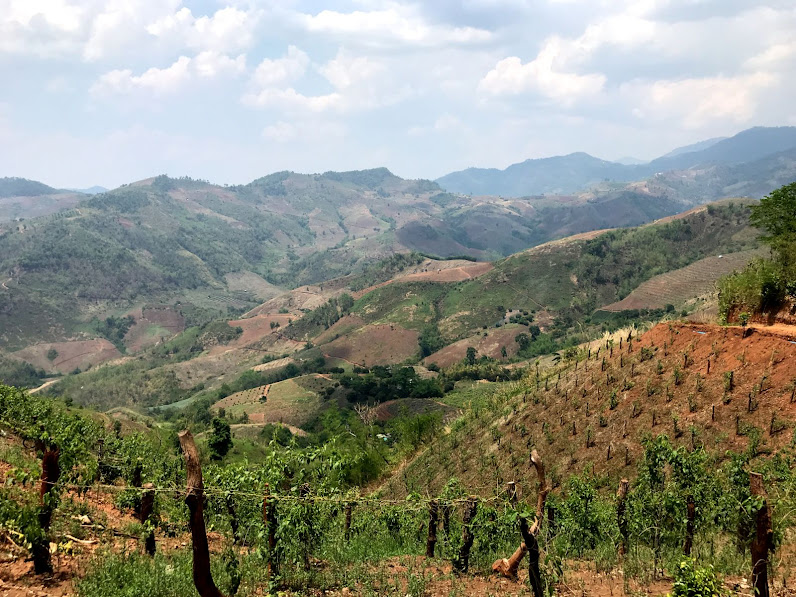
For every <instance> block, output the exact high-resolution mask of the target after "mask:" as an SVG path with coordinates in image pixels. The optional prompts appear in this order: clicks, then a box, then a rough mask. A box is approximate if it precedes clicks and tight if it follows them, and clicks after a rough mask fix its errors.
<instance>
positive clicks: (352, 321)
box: [313, 315, 365, 345]
mask: <svg viewBox="0 0 796 597" xmlns="http://www.w3.org/2000/svg"><path fill="white" fill-rule="evenodd" d="M364 325H365V320H364V319H362V318H361V317H359V316H358V315H346V316H345V317H342V318H341V319H339V320H338V321H336V322H335V323H334V324H333V325H332V326H331V327H330V328H329V329H328V330H324V331H323V332H321V333H320V334H319V335H318V336H316V337H315V338H314V339H313V342H314V343H315V344H318V345H320V344H326V343H327V342H331V341H332V340H334V339H335V337H336V336H345V335H346V334H350V333H351V332H353V331H354V330H356V329H357V328H361V327H362V326H364Z"/></svg>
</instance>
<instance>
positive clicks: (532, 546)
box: [492, 450, 550, 597]
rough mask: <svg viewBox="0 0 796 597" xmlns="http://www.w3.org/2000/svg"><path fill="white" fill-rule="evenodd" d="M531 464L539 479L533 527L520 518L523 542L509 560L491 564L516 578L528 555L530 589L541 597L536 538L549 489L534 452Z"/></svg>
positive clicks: (542, 465)
mask: <svg viewBox="0 0 796 597" xmlns="http://www.w3.org/2000/svg"><path fill="white" fill-rule="evenodd" d="M531 464H532V465H533V467H534V468H535V469H536V475H537V477H538V478H539V488H538V491H537V495H536V519H535V520H534V522H533V525H532V526H531V527H528V521H527V520H526V519H525V518H520V534H521V535H522V539H523V542H522V543H521V544H520V546H519V547H518V548H517V549H516V551H515V552H514V553H513V554H512V556H511V557H510V558H508V559H506V558H504V559H502V560H498V561H496V562H495V563H494V564H492V570H493V571H494V572H497V573H499V574H502V575H504V576H507V577H509V578H517V570H518V569H519V566H520V562H521V561H522V558H523V557H525V554H526V553H528V554H530V555H529V562H528V576H529V580H530V583H531V588H532V589H533V593H534V596H535V597H543V595H544V592H543V583H542V576H541V572H540V570H539V542H538V541H537V539H536V537H537V535H538V534H539V529H540V528H541V525H542V520H543V518H544V507H545V500H546V499H547V494H548V492H549V491H550V489H549V487H548V486H547V480H546V478H545V468H544V464H543V463H542V459H541V458H540V457H539V454H538V452H537V451H536V450H533V451H532V452H531Z"/></svg>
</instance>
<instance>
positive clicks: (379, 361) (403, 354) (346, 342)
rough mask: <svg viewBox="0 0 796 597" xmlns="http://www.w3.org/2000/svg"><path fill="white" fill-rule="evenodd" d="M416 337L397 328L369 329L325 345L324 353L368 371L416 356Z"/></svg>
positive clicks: (410, 331)
mask: <svg viewBox="0 0 796 597" xmlns="http://www.w3.org/2000/svg"><path fill="white" fill-rule="evenodd" d="M418 337H419V334H418V332H416V331H415V330H407V329H405V328H402V327H400V326H397V325H392V324H383V325H369V326H366V327H364V328H362V329H361V330H359V331H357V332H355V333H353V334H351V335H349V336H343V337H340V338H338V339H336V340H333V341H332V342H330V343H328V344H326V345H324V347H323V349H324V353H326V354H327V355H328V356H330V357H334V358H337V359H341V360H343V361H346V362H349V363H352V364H356V365H364V366H366V367H370V366H373V365H387V364H391V363H400V362H401V361H403V360H405V359H407V358H409V357H411V356H413V355H415V354H417V351H418V350H419V349H418V344H417V340H418Z"/></svg>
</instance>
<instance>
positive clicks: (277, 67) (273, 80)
mask: <svg viewBox="0 0 796 597" xmlns="http://www.w3.org/2000/svg"><path fill="white" fill-rule="evenodd" d="M309 64H310V57H309V56H307V54H306V53H304V52H303V51H301V50H300V49H299V48H297V47H296V46H288V49H287V53H286V54H285V55H284V56H283V57H282V58H266V59H265V60H263V61H262V62H261V63H260V64H259V65H258V66H257V68H256V69H255V71H254V76H253V77H252V82H253V83H255V84H256V85H258V86H260V87H271V86H274V85H280V84H282V83H289V82H292V81H295V80H297V79H300V78H301V77H303V76H304V73H306V72H307V67H308V66H309Z"/></svg>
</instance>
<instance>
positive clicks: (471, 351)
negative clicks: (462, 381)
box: [465, 346, 477, 365]
mask: <svg viewBox="0 0 796 597" xmlns="http://www.w3.org/2000/svg"><path fill="white" fill-rule="evenodd" d="M476 354H477V353H476V352H475V348H473V347H472V346H468V347H467V356H466V357H465V360H466V361H467V364H468V365H475V356H476Z"/></svg>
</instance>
